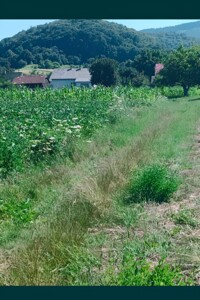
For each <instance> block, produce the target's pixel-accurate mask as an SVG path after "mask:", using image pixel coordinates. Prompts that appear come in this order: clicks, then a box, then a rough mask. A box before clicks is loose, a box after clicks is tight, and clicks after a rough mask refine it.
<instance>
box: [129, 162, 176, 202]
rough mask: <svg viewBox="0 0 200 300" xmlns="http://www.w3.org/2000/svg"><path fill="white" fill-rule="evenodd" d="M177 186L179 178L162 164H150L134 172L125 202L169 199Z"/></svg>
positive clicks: (164, 200) (163, 200)
mask: <svg viewBox="0 0 200 300" xmlns="http://www.w3.org/2000/svg"><path fill="white" fill-rule="evenodd" d="M178 186H179V179H178V178H177V176H176V175H175V174H173V173H172V172H171V171H170V170H169V169H167V168H166V167H165V166H162V165H156V164H153V165H150V166H147V167H144V168H143V169H141V170H139V171H137V172H136V174H134V176H133V177H132V178H131V180H130V183H129V186H128V191H127V193H128V195H127V196H126V197H125V199H126V201H127V202H142V201H147V202H148V201H155V202H158V203H162V202H166V201H169V199H170V197H171V196H172V194H173V193H174V192H175V191H176V190H177V188H178Z"/></svg>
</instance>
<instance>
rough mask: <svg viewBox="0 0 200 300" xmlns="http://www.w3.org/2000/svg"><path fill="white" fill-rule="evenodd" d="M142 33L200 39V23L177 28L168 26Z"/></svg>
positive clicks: (185, 24) (182, 25)
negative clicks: (180, 35) (179, 35)
mask: <svg viewBox="0 0 200 300" xmlns="http://www.w3.org/2000/svg"><path fill="white" fill-rule="evenodd" d="M141 32H145V33H151V34H161V33H162V34H166V33H167V34H168V33H171V34H173V33H174V34H184V35H185V36H187V37H193V38H197V39H200V21H197V22H189V23H183V24H180V25H176V26H167V27H163V28H149V29H144V30H141Z"/></svg>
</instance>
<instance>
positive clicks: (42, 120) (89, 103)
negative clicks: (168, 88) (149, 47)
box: [0, 88, 159, 178]
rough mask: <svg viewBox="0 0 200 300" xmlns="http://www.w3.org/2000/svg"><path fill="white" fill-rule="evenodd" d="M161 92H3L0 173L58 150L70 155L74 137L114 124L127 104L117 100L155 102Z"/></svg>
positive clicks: (46, 157) (0, 100)
mask: <svg viewBox="0 0 200 300" xmlns="http://www.w3.org/2000/svg"><path fill="white" fill-rule="evenodd" d="M147 95H148V96H147ZM158 95H159V93H158V91H156V90H155V91H152V92H151V93H150V92H148V91H146V90H145V89H143V90H142V89H141V90H135V89H129V91H127V90H126V89H119V90H117V91H116V92H114V93H113V91H112V89H105V88H97V89H95V90H89V89H84V90H79V89H74V90H71V91H70V90H61V91H55V90H54V91H52V90H50V89H46V90H39V89H38V90H36V91H32V90H28V89H24V90H20V89H16V90H8V91H0V177H1V178H4V177H6V176H7V175H8V174H9V173H10V172H12V171H20V170H23V169H24V168H25V167H26V166H27V165H30V164H32V163H38V162H41V161H48V160H52V156H53V155H56V154H57V155H61V156H65V155H66V154H68V155H71V156H72V153H70V151H73V148H72V143H73V141H74V140H75V139H77V138H78V137H82V136H84V137H86V136H87V137H89V136H90V135H91V134H92V133H93V132H94V131H95V130H97V129H99V128H102V127H105V126H106V124H108V123H114V122H116V120H117V118H118V117H119V114H120V109H122V110H123V105H124V103H122V102H120V101H117V99H118V98H120V97H122V96H123V97H126V98H127V103H126V104H127V105H128V106H130V107H131V106H135V105H143V104H145V105H146V104H147V105H148V104H152V103H153V101H155V100H156V99H157V97H158ZM120 106H122V107H120Z"/></svg>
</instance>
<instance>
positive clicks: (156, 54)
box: [133, 49, 165, 82]
mask: <svg viewBox="0 0 200 300" xmlns="http://www.w3.org/2000/svg"><path fill="white" fill-rule="evenodd" d="M164 55H165V53H164V51H161V50H152V49H144V50H142V51H141V53H140V54H138V55H137V56H136V57H135V59H134V62H133V66H134V67H135V68H136V69H137V71H138V72H144V74H145V75H146V76H148V78H149V82H151V76H154V73H155V64H156V63H160V62H162V60H163V57H164Z"/></svg>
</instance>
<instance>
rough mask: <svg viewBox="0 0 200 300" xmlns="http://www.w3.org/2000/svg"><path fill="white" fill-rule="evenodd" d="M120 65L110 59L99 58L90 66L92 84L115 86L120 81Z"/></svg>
mask: <svg viewBox="0 0 200 300" xmlns="http://www.w3.org/2000/svg"><path fill="white" fill-rule="evenodd" d="M117 67H118V64H117V62H116V61H115V60H113V59H110V58H106V57H105V58H98V59H96V60H95V61H94V62H93V63H92V64H91V66H90V74H91V83H92V84H101V85H104V86H112V85H115V84H116V83H117V81H118V69H117Z"/></svg>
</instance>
